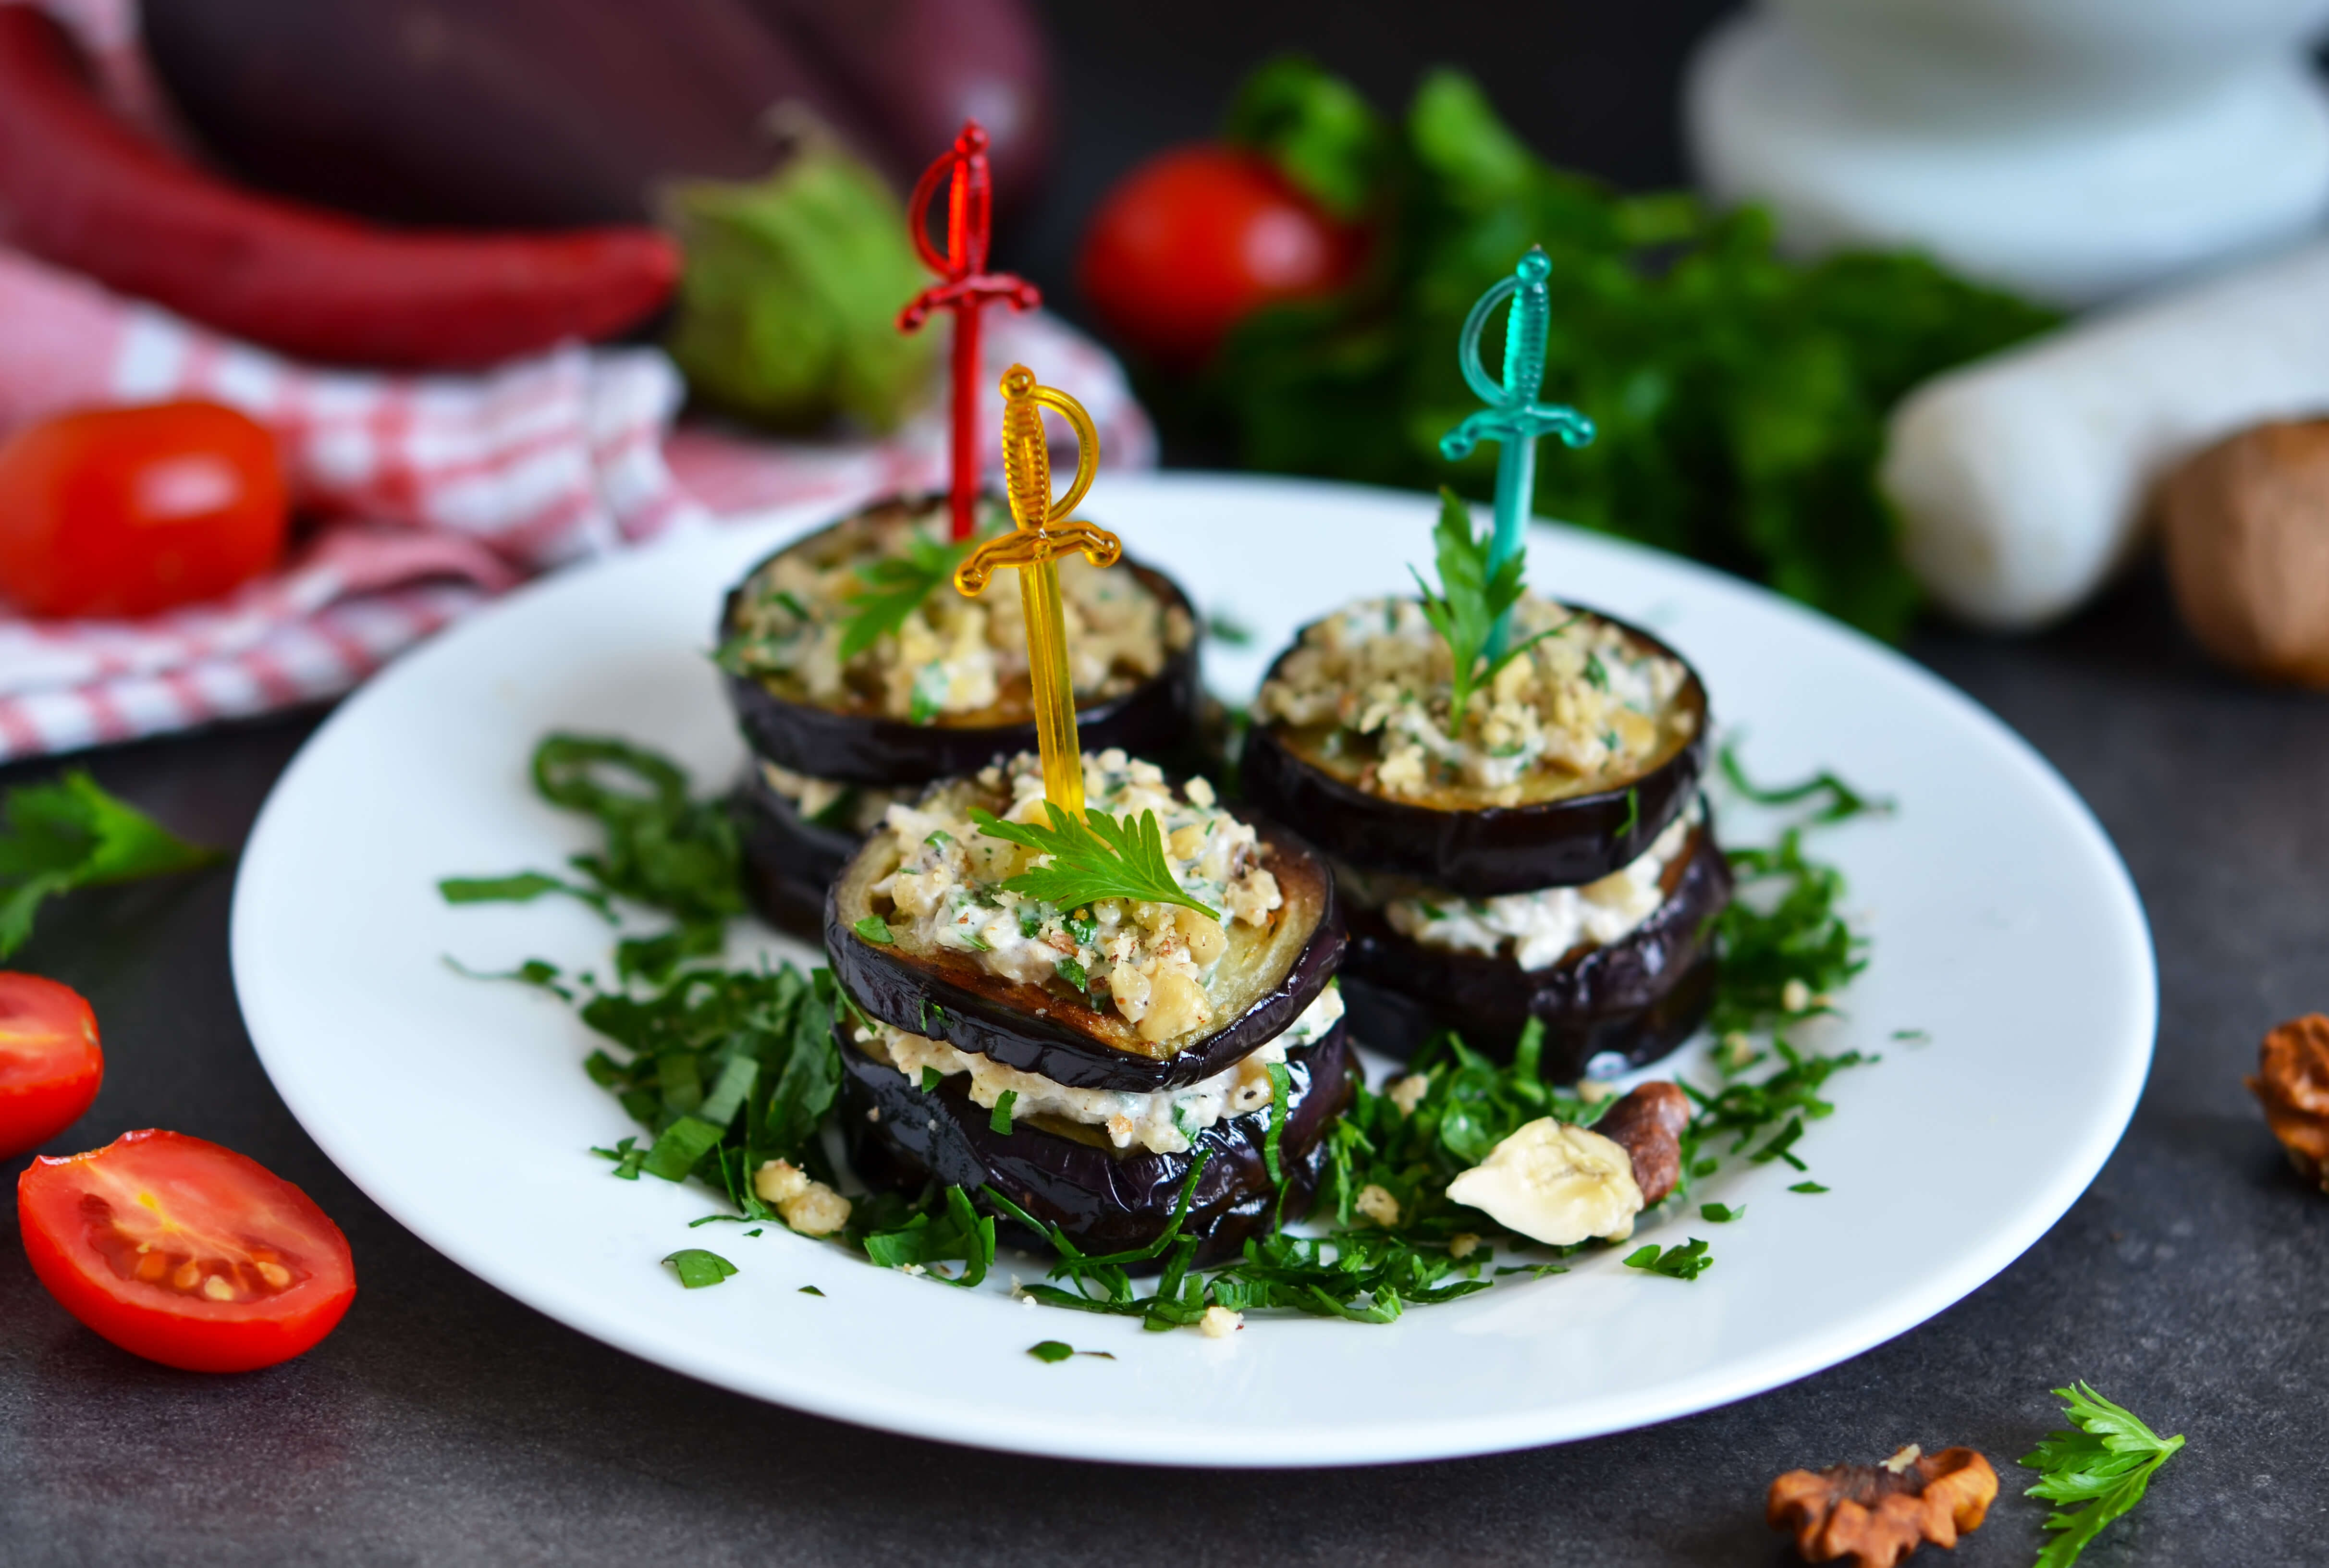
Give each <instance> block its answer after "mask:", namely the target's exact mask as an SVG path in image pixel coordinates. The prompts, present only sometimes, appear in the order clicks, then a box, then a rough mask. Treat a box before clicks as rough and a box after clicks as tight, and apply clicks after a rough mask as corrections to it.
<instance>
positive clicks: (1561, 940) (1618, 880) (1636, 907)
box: [1336, 800, 1706, 971]
mask: <svg viewBox="0 0 2329 1568" xmlns="http://www.w3.org/2000/svg"><path fill="white" fill-rule="evenodd" d="M1705 816H1706V813H1705V808H1704V807H1703V806H1702V804H1701V803H1700V802H1698V801H1696V800H1693V801H1692V802H1691V804H1690V806H1689V807H1688V808H1686V809H1685V810H1684V811H1683V813H1682V815H1680V816H1679V817H1675V818H1674V821H1673V822H1671V823H1669V824H1667V826H1666V829H1665V831H1664V832H1663V833H1661V834H1659V835H1658V836H1657V837H1656V838H1655V839H1653V840H1652V841H1651V843H1650V846H1649V848H1647V849H1645V850H1644V851H1643V852H1642V853H1641V854H1640V855H1637V856H1636V857H1635V858H1634V860H1633V861H1631V862H1630V863H1629V864H1626V865H1623V866H1620V867H1618V868H1617V870H1616V871H1613V872H1611V873H1610V874H1608V875H1607V876H1605V877H1603V878H1601V879H1600V880H1599V881H1598V882H1589V883H1585V884H1584V885H1582V886H1580V887H1541V888H1536V889H1532V890H1531V891H1529V892H1526V893H1500V894H1498V895H1496V896H1495V897H1494V898H1476V899H1467V898H1463V897H1460V896H1458V895H1457V894H1455V893H1440V892H1438V891H1435V890H1432V889H1423V890H1420V891H1417V892H1412V893H1402V895H1401V896H1399V897H1392V898H1385V899H1383V900H1382V901H1381V907H1382V912H1383V918H1384V919H1385V920H1387V921H1390V922H1391V929H1392V930H1395V931H1397V932H1399V933H1400V935H1401V936H1403V937H1406V938H1407V939H1408V940H1410V941H1413V942H1416V943H1418V944H1419V945H1421V946H1423V947H1427V948H1439V949H1446V950H1448V951H1452V952H1466V953H1486V954H1490V955H1494V954H1495V953H1496V952H1498V951H1500V950H1501V949H1503V948H1504V944H1505V943H1507V942H1510V943H1511V944H1512V951H1513V962H1515V963H1517V964H1518V965H1519V966H1520V967H1521V968H1523V969H1526V970H1532V971H1533V970H1537V969H1549V968H1551V967H1552V966H1553V965H1555V964H1557V963H1559V962H1560V961H1561V955H1562V954H1563V953H1566V952H1568V951H1569V950H1570V949H1571V948H1574V947H1576V946H1577V945H1578V944H1579V943H1580V942H1584V943H1590V944H1592V945H1594V946H1597V947H1605V948H1606V947H1608V946H1609V945H1610V944H1611V943H1613V942H1619V941H1623V940H1625V939H1626V938H1627V937H1629V936H1631V935H1632V934H1633V933H1634V932H1636V931H1637V930H1640V929H1641V927H1642V923H1643V922H1644V921H1647V920H1648V919H1649V918H1650V917H1651V916H1652V915H1654V914H1655V913H1656V912H1658V908H1659V906H1660V905H1662V904H1664V902H1665V893H1664V889H1663V888H1662V887H1661V886H1660V883H1661V882H1662V881H1663V880H1664V876H1665V874H1666V869H1667V867H1669V866H1670V865H1672V864H1674V858H1675V856H1677V855H1681V854H1682V852H1683V847H1684V846H1685V845H1687V844H1688V843H1689V842H1690V836H1691V834H1692V833H1693V831H1694V830H1695V829H1696V828H1697V827H1698V825H1699V824H1700V823H1701V822H1702V821H1703V820H1705ZM1336 874H1337V875H1338V876H1341V875H1344V873H1343V872H1342V870H1341V869H1340V868H1339V867H1338V868H1337V871H1336ZM1358 880H1359V881H1360V882H1361V883H1363V882H1364V881H1365V879H1364V878H1363V877H1362V878H1359V879H1358Z"/></svg>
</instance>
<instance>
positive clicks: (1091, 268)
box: [1076, 146, 1362, 368]
mask: <svg viewBox="0 0 2329 1568" xmlns="http://www.w3.org/2000/svg"><path fill="white" fill-rule="evenodd" d="M1361 250H1362V237H1361V235H1360V234H1359V233H1358V232H1357V231H1354V230H1352V229H1349V228H1346V227H1344V226H1343V225H1341V224H1338V223H1336V222H1334V221H1333V220H1332V219H1330V218H1328V217H1327V216H1326V215H1325V213H1323V212H1321V211H1320V210H1319V209H1318V206H1317V205H1316V203H1314V202H1312V201H1311V200H1310V199H1309V197H1307V196H1306V195H1304V194H1302V193H1301V192H1300V191H1298V190H1297V189H1296V188H1295V187H1294V186H1293V185H1292V184H1289V183H1287V180H1286V178H1285V176H1284V175H1280V174H1279V173H1278V171H1277V170H1276V169H1275V168H1273V167H1272V166H1271V165H1269V164H1268V162H1267V161H1265V160H1264V159H1262V158H1260V157H1259V156H1255V155H1253V154H1250V153H1244V152H1240V151H1238V150H1237V149H1235V148H1232V147H1222V146H1192V147H1179V148H1175V149H1174V150H1173V151H1171V152H1166V153H1162V154H1159V155H1158V156H1155V157H1154V158H1151V159H1150V160H1149V161H1148V162H1146V163H1145V164H1143V165H1140V166H1139V167H1138V168H1136V169H1135V170H1133V171H1132V173H1130V174H1128V175H1126V176H1125V177H1124V178H1123V179H1122V180H1121V181H1120V182H1118V183H1117V185H1116V187H1115V188H1114V189H1113V190H1111V191H1109V192H1108V195H1107V196H1106V197H1105V198H1104V199H1103V200H1102V201H1101V203H1100V205H1099V208H1098V212H1096V213H1094V214H1093V216H1092V222H1091V227H1090V228H1089V230H1087V231H1085V234H1084V242H1083V249H1082V251H1081V252H1080V255H1079V256H1078V258H1077V260H1076V287H1077V288H1079V289H1080V290H1081V291H1082V293H1083V296H1084V298H1085V299H1087V300H1088V301H1089V302H1090V304H1091V307H1092V308H1093V309H1094V310H1095V311H1097V312H1098V314H1099V316H1100V318H1101V320H1102V321H1103V322H1104V323H1105V324H1106V325H1107V326H1108V329H1109V330H1110V331H1111V332H1112V333H1113V334H1114V335H1116V336H1117V338H1118V339H1119V340H1121V341H1122V342H1124V343H1126V344H1127V345H1130V346H1132V347H1134V348H1137V349H1139V350H1141V351H1143V352H1144V353H1146V354H1149V355H1151V356H1152V357H1154V358H1155V359H1156V360H1158V361H1159V362H1161V363H1164V364H1170V365H1174V366H1179V367H1183V368H1185V367H1188V366H1192V365H1194V364H1199V363H1201V362H1202V361H1203V360H1204V359H1205V358H1206V356H1208V355H1209V354H1212V352H1213V350H1214V349H1215V348H1216V347H1218V346H1219V345H1220V344H1221V339H1222V337H1223V336H1224V335H1226V334H1227V333H1228V331H1229V329H1230V328H1231V327H1232V326H1235V325H1237V323H1238V322H1239V321H1240V320H1241V319H1243V318H1244V317H1245V316H1249V315H1250V314H1252V312H1253V311H1255V310H1256V309H1258V308H1259V307H1262V306H1264V305H1268V304H1271V303H1273V302H1275V301H1278V300H1286V299H1302V298H1310V297H1313V296H1315V295H1320V294H1325V293H1330V292H1332V291H1333V290H1334V289H1336V288H1340V287H1342V286H1343V284H1344V283H1345V282H1347V281H1348V280H1349V279H1350V277H1351V275H1352V273H1353V271H1354V270H1355V269H1356V267H1357V263H1358V260H1359V258H1360V253H1361Z"/></svg>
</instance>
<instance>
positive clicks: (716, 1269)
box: [664, 1247, 736, 1290]
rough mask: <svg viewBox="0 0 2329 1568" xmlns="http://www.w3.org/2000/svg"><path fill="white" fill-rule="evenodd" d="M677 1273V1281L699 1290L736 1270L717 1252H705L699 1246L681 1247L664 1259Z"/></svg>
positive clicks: (719, 1280)
mask: <svg viewBox="0 0 2329 1568" xmlns="http://www.w3.org/2000/svg"><path fill="white" fill-rule="evenodd" d="M664 1261H665V1262H666V1263H669V1264H670V1265H671V1266H672V1269H673V1270H674V1272H676V1273H677V1274H678V1275H679V1282H680V1283H681V1284H683V1285H684V1286H686V1287H687V1288H688V1289H691V1290H701V1289H703V1288H704V1287H705V1286H706V1285H717V1284H719V1283H720V1282H721V1280H725V1279H727V1278H728V1277H729V1276H730V1275H731V1274H733V1273H735V1272H736V1265H735V1264H733V1263H731V1262H730V1261H728V1260H727V1259H725V1258H723V1257H721V1255H720V1254H719V1253H717V1252H705V1251H704V1250H703V1249H702V1248H701V1247H683V1248H681V1249H680V1250H679V1251H678V1252H674V1253H673V1254H672V1255H671V1256H670V1257H668V1258H665V1260H664Z"/></svg>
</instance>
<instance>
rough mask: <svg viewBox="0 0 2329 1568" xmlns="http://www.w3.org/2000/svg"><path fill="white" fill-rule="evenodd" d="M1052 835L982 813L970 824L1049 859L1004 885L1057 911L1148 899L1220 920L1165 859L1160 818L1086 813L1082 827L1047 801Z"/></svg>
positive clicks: (1148, 813)
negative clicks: (1113, 900) (1191, 893)
mask: <svg viewBox="0 0 2329 1568" xmlns="http://www.w3.org/2000/svg"><path fill="white" fill-rule="evenodd" d="M1043 809H1044V810H1045V811H1046V812H1047V813H1049V814H1050V816H1051V826H1050V827H1037V826H1036V825H1035V824H1033V823H1028V822H1005V821H1003V820H1002V819H1001V818H999V817H996V816H995V814H994V813H992V812H990V811H986V810H985V809H983V808H978V807H973V808H971V812H970V816H971V820H972V821H974V822H976V823H977V824H978V830H979V831H980V832H981V833H984V834H985V835H986V836H988V837H989V838H999V839H1002V840H1003V841H1004V843H1006V844H1016V845H1021V846H1023V847H1024V848H1028V849H1033V850H1039V851H1041V852H1042V853H1043V854H1044V855H1049V856H1050V857H1051V862H1050V864H1046V865H1039V866H1035V867H1032V868H1031V869H1029V870H1027V871H1023V872H1021V873H1020V874H1018V875H1017V876H1014V877H1013V878H1012V879H1011V880H1010V881H1008V882H1006V883H1004V884H1003V885H1004V889H1005V890H1007V891H1009V892H1011V893H1017V894H1019V895H1020V896H1021V897H1022V898H1032V899H1037V900H1040V901H1042V902H1045V903H1051V904H1057V905H1058V906H1059V907H1060V908H1061V909H1073V908H1076V907H1077V906H1079V905H1082V904H1088V903H1096V902H1098V901H1100V900H1101V899H1109V898H1120V899H1146V900H1149V901H1151V902H1155V903H1176V904H1180V905H1182V906H1183V908H1186V909H1193V910H1195V911H1196V912H1198V913H1200V914H1202V915H1203V916H1205V917H1206V918H1207V919H1208V920H1219V919H1220V918H1221V916H1220V913H1219V912H1217V911H1215V910H1213V909H1212V908H1211V907H1210V906H1208V905H1206V904H1203V903H1201V902H1198V901H1197V900H1195V899H1193V898H1192V897H1190V896H1189V894H1188V893H1186V892H1185V891H1183V888H1182V886H1181V884H1180V883H1179V882H1178V881H1177V880H1175V879H1174V875H1173V868H1172V866H1171V864H1169V863H1168V862H1167V861H1166V860H1165V836H1164V830H1163V829H1162V828H1160V827H1157V825H1156V814H1155V812H1154V811H1144V812H1142V813H1141V814H1140V815H1139V816H1138V817H1125V818H1123V819H1121V820H1119V819H1117V817H1110V816H1109V815H1108V813H1107V812H1105V811H1088V812H1086V813H1085V814H1084V817H1083V819H1082V820H1081V821H1079V820H1077V819H1076V818H1075V817H1073V816H1070V814H1069V813H1067V812H1065V811H1062V810H1061V809H1060V808H1059V807H1058V806H1056V805H1054V804H1052V803H1051V802H1050V801H1048V800H1047V801H1045V802H1044V803H1043Z"/></svg>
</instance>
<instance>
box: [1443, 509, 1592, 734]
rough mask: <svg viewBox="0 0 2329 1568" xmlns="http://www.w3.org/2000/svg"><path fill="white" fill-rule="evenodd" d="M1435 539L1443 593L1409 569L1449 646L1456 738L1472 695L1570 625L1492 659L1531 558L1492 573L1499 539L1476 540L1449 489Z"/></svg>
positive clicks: (1519, 553)
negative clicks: (1492, 550) (1491, 555)
mask: <svg viewBox="0 0 2329 1568" xmlns="http://www.w3.org/2000/svg"><path fill="white" fill-rule="evenodd" d="M1431 537H1432V541H1433V543H1434V544H1435V545H1436V546H1437V553H1438V575H1439V590H1438V592H1436V593H1435V592H1433V591H1432V588H1431V585H1430V584H1429V583H1428V582H1426V581H1423V573H1421V572H1419V571H1416V570H1415V568H1413V567H1411V566H1410V567H1409V568H1408V571H1409V573H1410V575H1412V576H1413V577H1414V579H1415V586H1416V588H1417V589H1418V590H1420V592H1421V594H1422V596H1423V614H1424V619H1427V620H1429V621H1430V622H1431V625H1432V628H1433V629H1434V630H1436V631H1438V633H1439V638H1440V640H1441V641H1442V642H1445V643H1446V644H1447V657H1448V661H1449V685H1448V694H1447V702H1448V708H1447V728H1448V730H1449V732H1451V733H1452V732H1457V731H1459V730H1461V729H1462V728H1463V725H1464V712H1465V709H1466V708H1467V707H1468V706H1470V705H1471V701H1472V694H1473V693H1475V692H1476V691H1478V690H1479V689H1480V688H1481V687H1483V686H1485V685H1488V683H1489V682H1491V681H1493V680H1495V678H1496V672H1497V671H1498V670H1501V669H1503V668H1504V666H1506V665H1508V664H1510V663H1512V662H1513V660H1514V659H1516V658H1518V657H1519V656H1521V655H1522V654H1523V653H1525V652H1526V651H1528V649H1529V648H1530V647H1532V646H1533V645H1534V644H1537V643H1540V642H1542V641H1543V640H1544V639H1545V638H1548V637H1551V636H1554V635H1556V634H1557V633H1559V632H1561V631H1562V630H1565V629H1566V625H1565V624H1564V625H1563V626H1558V627H1552V628H1548V629H1547V630H1544V631H1541V632H1539V633H1537V634H1536V635H1535V636H1534V637H1532V638H1526V639H1524V640H1523V641H1521V642H1517V643H1514V644H1513V645H1512V646H1511V647H1507V648H1505V649H1504V652H1503V653H1501V654H1498V655H1497V656H1495V657H1494V658H1491V657H1489V656H1488V647H1489V644H1490V643H1491V642H1492V641H1494V640H1495V631H1496V623H1497V622H1499V621H1501V620H1502V619H1504V615H1505V612H1506V611H1508V610H1510V609H1512V608H1513V605H1515V604H1518V603H1519V602H1520V598H1521V592H1522V587H1523V585H1522V577H1523V573H1524V571H1526V568H1527V562H1528V552H1527V551H1526V550H1516V551H1514V552H1513V554H1512V556H1511V558H1510V559H1509V560H1507V561H1505V562H1504V564H1503V565H1501V566H1499V567H1497V568H1495V570H1494V571H1490V570H1489V567H1488V550H1489V545H1490V543H1492V541H1493V538H1494V535H1493V534H1477V535H1475V534H1473V532H1472V514H1471V512H1470V511H1469V510H1468V509H1467V508H1466V506H1465V505H1464V502H1463V500H1462V498H1461V497H1459V496H1457V494H1456V492H1455V491H1453V490H1450V489H1448V488H1447V487H1446V486H1441V487H1440V491H1439V521H1438V523H1437V524H1434V525H1433V527H1432V530H1431Z"/></svg>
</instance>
